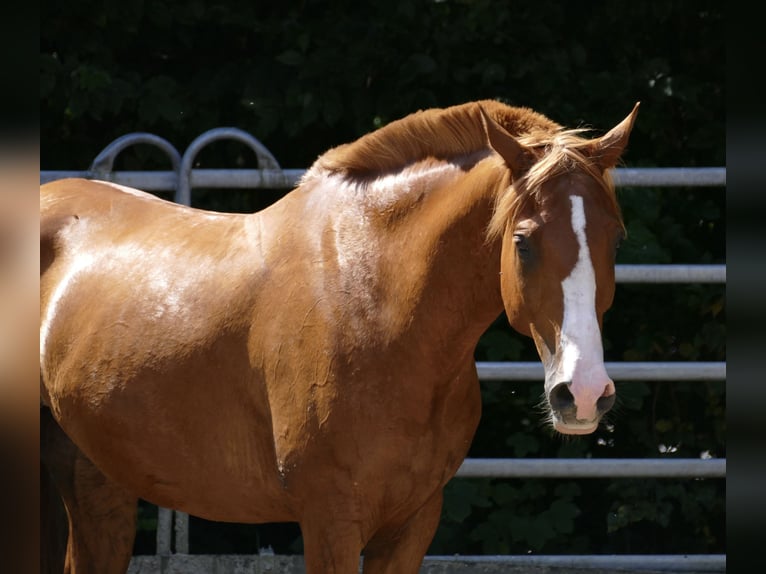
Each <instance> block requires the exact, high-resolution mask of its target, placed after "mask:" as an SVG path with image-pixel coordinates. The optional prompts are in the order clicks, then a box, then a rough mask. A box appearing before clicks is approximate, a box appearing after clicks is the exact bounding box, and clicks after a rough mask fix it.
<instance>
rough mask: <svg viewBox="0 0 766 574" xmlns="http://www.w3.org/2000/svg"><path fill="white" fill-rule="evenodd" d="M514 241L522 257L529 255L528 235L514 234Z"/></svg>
mask: <svg viewBox="0 0 766 574" xmlns="http://www.w3.org/2000/svg"><path fill="white" fill-rule="evenodd" d="M513 243H514V245H515V246H516V251H517V252H518V254H519V256H520V257H521V258H522V259H526V258H527V257H529V241H528V240H527V236H526V235H523V234H521V233H514V234H513Z"/></svg>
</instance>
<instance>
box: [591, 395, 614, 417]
mask: <svg viewBox="0 0 766 574" xmlns="http://www.w3.org/2000/svg"><path fill="white" fill-rule="evenodd" d="M616 399H617V394H616V393H612V394H611V395H609V396H608V397H601V398H600V399H599V400H597V401H596V408H597V409H598V412H599V413H600V414H604V413H605V412H606V411H608V410H609V409H611V408H612V407H613V406H614V401H615V400H616Z"/></svg>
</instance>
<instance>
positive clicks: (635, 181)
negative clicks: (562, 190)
mask: <svg viewBox="0 0 766 574" xmlns="http://www.w3.org/2000/svg"><path fill="white" fill-rule="evenodd" d="M304 173H306V170H305V169H281V170H270V169H194V170H192V172H191V182H192V187H205V188H231V189H256V188H266V189H291V188H293V187H295V185H296V184H297V183H298V181H299V180H300V178H301V177H302V176H303V174H304ZM94 176H95V174H94V173H93V172H91V171H89V170H80V171H67V170H48V171H41V172H40V183H46V182H49V181H53V180H55V179H62V178H65V177H84V178H92V177H94ZM98 177H101V178H104V177H107V178H108V180H109V181H112V182H114V183H119V184H121V185H127V186H130V187H136V188H138V189H143V190H146V191H172V190H175V189H176V187H177V185H178V177H177V174H176V172H174V171H161V170H157V171H115V172H112V173H111V174H108V175H106V176H105V175H104V174H103V173H99V174H98ZM613 178H614V181H615V184H616V185H618V186H625V187H628V186H629V187H655V186H656V187H680V186H688V187H722V186H725V185H726V168H725V167H688V168H687V167H658V168H651V167H641V168H618V169H615V170H614V173H613Z"/></svg>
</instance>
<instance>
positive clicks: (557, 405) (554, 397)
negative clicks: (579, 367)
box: [548, 383, 574, 411]
mask: <svg viewBox="0 0 766 574" xmlns="http://www.w3.org/2000/svg"><path fill="white" fill-rule="evenodd" d="M570 384H571V383H558V384H557V385H556V386H555V387H553V388H552V389H551V392H550V393H549V394H548V401H549V402H550V403H551V408H552V409H553V410H554V411H563V410H565V409H568V408H572V407H573V406H574V396H573V395H572V393H571V392H570V390H569V385H570Z"/></svg>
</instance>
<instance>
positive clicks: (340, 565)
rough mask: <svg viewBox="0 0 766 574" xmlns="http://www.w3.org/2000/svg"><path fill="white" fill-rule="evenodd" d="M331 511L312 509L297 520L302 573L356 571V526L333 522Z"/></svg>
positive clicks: (359, 548) (358, 551) (358, 549)
mask: <svg viewBox="0 0 766 574" xmlns="http://www.w3.org/2000/svg"><path fill="white" fill-rule="evenodd" d="M332 515H333V511H332V510H331V509H327V508H325V509H323V510H322V511H318V512H312V513H311V516H310V517H308V518H304V519H303V520H301V522H300V526H301V533H302V535H303V558H304V560H305V563H306V574H359V561H360V555H361V552H362V543H361V541H360V540H361V537H360V533H359V528H358V526H356V525H354V524H353V523H347V522H345V521H343V522H340V521H338V522H335V521H333V519H332Z"/></svg>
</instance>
